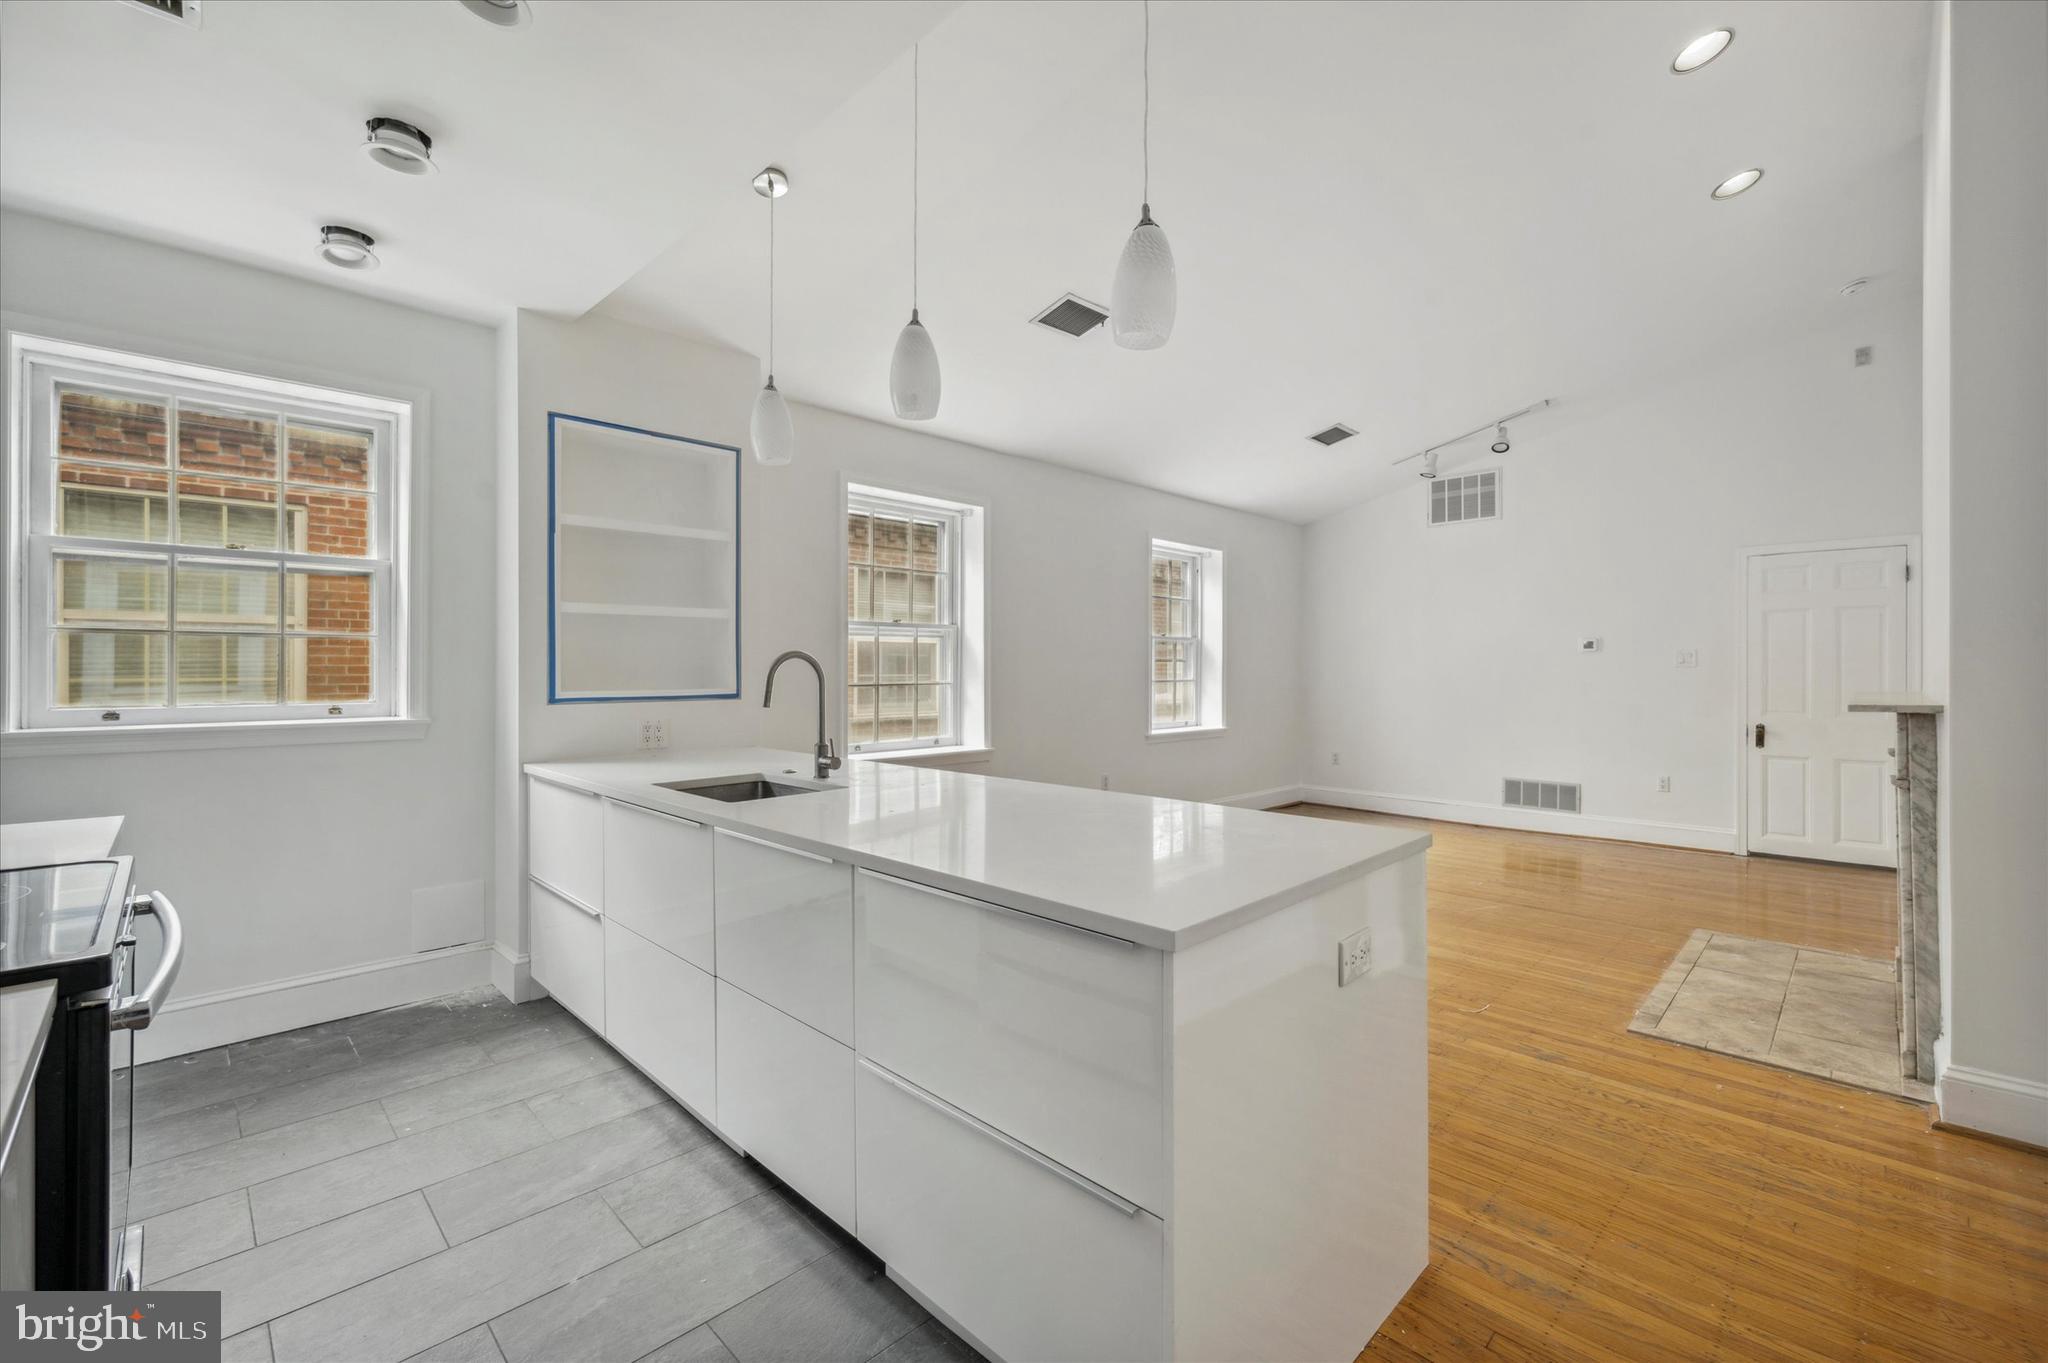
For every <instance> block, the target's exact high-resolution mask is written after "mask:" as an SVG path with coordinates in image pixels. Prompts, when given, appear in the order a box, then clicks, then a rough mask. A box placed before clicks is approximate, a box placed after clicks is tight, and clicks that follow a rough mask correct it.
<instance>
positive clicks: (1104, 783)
mask: <svg viewBox="0 0 2048 1363" xmlns="http://www.w3.org/2000/svg"><path fill="white" fill-rule="evenodd" d="M1102 788H1103V789H1104V790H1108V789H1109V778H1108V777H1107V776H1105V777H1103V778H1102Z"/></svg>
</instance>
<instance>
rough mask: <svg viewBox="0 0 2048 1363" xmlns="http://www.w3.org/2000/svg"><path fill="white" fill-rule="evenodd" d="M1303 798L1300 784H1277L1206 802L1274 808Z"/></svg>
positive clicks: (1239, 807) (1238, 806)
mask: <svg viewBox="0 0 2048 1363" xmlns="http://www.w3.org/2000/svg"><path fill="white" fill-rule="evenodd" d="M1299 799H1301V787H1300V786H1275V787H1273V788H1272V789H1271V790H1253V791H1247V792H1246V793H1245V794H1243V795H1225V796H1223V797H1222V798H1220V799H1215V800H1208V801H1205V802H1204V803H1206V804H1212V805H1230V806H1232V807H1234V808H1237V809H1273V808H1275V807H1277V806H1279V805H1291V804H1293V803H1295V802H1296V801H1297V800H1299Z"/></svg>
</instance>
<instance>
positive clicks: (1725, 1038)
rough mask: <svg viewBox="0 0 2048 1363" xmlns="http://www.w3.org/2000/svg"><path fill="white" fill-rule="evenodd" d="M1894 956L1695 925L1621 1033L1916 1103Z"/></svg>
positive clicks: (1921, 1094) (1918, 1095)
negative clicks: (1903, 1050) (1906, 1069)
mask: <svg viewBox="0 0 2048 1363" xmlns="http://www.w3.org/2000/svg"><path fill="white" fill-rule="evenodd" d="M1898 980H1899V976H1898V963H1897V962H1895V961H1882V960H1875V959H1872V958H1869V957H1864V956H1849V955H1845V954H1843V953H1841V952H1835V951H1816V950H1814V949H1813V948H1811V947H1799V946H1792V945H1790V944H1789V943H1785V942H1766V941H1761V940H1759V939H1757V938H1753V937H1736V936H1733V935H1732V934H1729V933H1725V932H1710V931H1708V930H1707V929H1705V928H1700V929H1698V930H1697V931H1695V932H1694V933H1693V934H1692V936H1691V937H1690V938H1688V939H1687V940H1686V944H1685V945H1684V946H1683V947H1682V948H1680V949H1679V952H1678V955H1677V956H1676V957H1675V958H1674V959H1673V960H1672V962H1671V964H1670V966H1669V967H1668V968H1666V970H1665V971H1664V975H1663V978H1662V979H1660V980H1659V981H1658V982H1657V987H1656V988H1655V989H1653V990H1651V991H1650V996H1649V997H1648V998H1646V999H1644V1000H1643V1006H1642V1007H1641V1008H1640V1009H1638V1010H1637V1012H1636V1016H1635V1020H1634V1021H1633V1022H1631V1023H1630V1024H1629V1030H1630V1031H1632V1032H1636V1033H1639V1034H1641V1035H1644V1036H1654V1037H1658V1038H1661V1039H1662V1040H1665V1041H1675V1042H1678V1043H1679V1044H1680V1045H1684V1046H1697V1047H1699V1048H1701V1049H1702V1050H1709V1051H1718V1052H1720V1053H1721V1054H1723V1055H1734V1056H1740V1057H1742V1058H1744V1059H1746V1060H1759V1061H1762V1062H1764V1063H1765V1064H1768V1065H1776V1066H1778V1067H1779V1068H1780V1069H1788V1070H1797V1071H1799V1072H1800V1073H1802V1074H1811V1075H1815V1076H1818V1077H1819V1078H1822V1079H1832V1080H1834V1081H1836V1082H1837V1083H1843V1084H1853V1085H1855V1086H1856V1087H1858V1088H1867V1089H1875V1090H1877V1091H1878V1092H1879V1093H1890V1094H1895V1095H1897V1096H1900V1097H1904V1098H1911V1099H1914V1100H1916V1101H1919V1102H1926V1101H1929V1100H1930V1099H1931V1097H1932V1095H1931V1094H1930V1093H1928V1092H1927V1090H1926V1087H1925V1086H1924V1085H1922V1084H1920V1083H1918V1082H1916V1081H1914V1080H1911V1079H1907V1078H1904V1077H1903V1076H1902V1073H1901V1068H1900V1063H1899V1020H1898V1002H1899V983H1898Z"/></svg>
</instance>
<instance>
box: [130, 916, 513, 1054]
mask: <svg viewBox="0 0 2048 1363" xmlns="http://www.w3.org/2000/svg"><path fill="white" fill-rule="evenodd" d="M490 952H491V944H490V943H489V942H471V943H468V944H466V945H464V946H457V947H443V948H441V949H440V950H439V951H422V952H419V953H417V954H415V955H411V956H394V957H392V958H390V959H388V960H383V961H364V962H361V963H360V964H357V965H347V966H341V967H339V968H337V969H334V970H322V971H317V972H315V973H313V974H310V975H298V976H294V977H292V978H290V979H284V980H271V981H269V982H268V983H265V984H256V985H249V986H247V987H245V988H241V989H222V990H219V991H216V992H215V993H211V994H194V995H191V996H189V997H187V998H177V997H175V996H174V997H173V998H172V999H171V1001H170V1002H169V1003H168V1004H166V1005H164V1010H163V1011H162V1012H161V1013H159V1014H157V1016H156V1020H155V1021H154V1022H152V1023H151V1024H150V1026H149V1028H148V1029H147V1030H146V1031H142V1032H138V1033H136V1035H135V1062H136V1063H137V1064H147V1063H148V1062H149V1061H152V1060H162V1059H165V1058H166V1057H168V1056H174V1055H185V1054H188V1053H190V1052H192V1051H203V1050H207V1049H209V1048H210V1047H214V1046H225V1045H227V1044H228V1043H229V1042H232V1041H247V1040H248V1039H249V1038H251V1037H258V1036H270V1035H271V1034H273V1033H276V1032H289V1031H291V1030H293V1029H294V1028H297V1027H310V1026H312V1025H313V1024H314V1023H316V1022H332V1021H333V1020H334V1019H336V1018H347V1017H354V1016H356V1014H358V1013H373V1012H375V1011H377V1010H378V1009H380V1008H396V1007H397V1006H399V1005H400V1004H405V1003H418V1002H420V1001H422V1000H424V999H431V998H435V997H438V996H439V995H442V994H451V993H455V992H457V991H459V990H463V989H474V988H476V987H477V986H478V985H481V984H489V983H491V973H492V972H491V969H490V961H489V956H490Z"/></svg>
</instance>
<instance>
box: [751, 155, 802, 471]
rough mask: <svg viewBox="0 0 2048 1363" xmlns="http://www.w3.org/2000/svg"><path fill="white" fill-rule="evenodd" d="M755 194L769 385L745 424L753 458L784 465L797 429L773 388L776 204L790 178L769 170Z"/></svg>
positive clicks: (756, 185)
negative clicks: (764, 260) (761, 231)
mask: <svg viewBox="0 0 2048 1363" xmlns="http://www.w3.org/2000/svg"><path fill="white" fill-rule="evenodd" d="M754 192H755V193H756V194H759V195H760V196H761V197H762V198H764V199H766V200H767V201H768V383H767V386H766V387H764V388H762V390H761V391H760V393H758V394H757V395H756V396H755V398H754V415H753V418H752V420H750V421H749V422H748V423H747V430H748V433H749V434H750V435H751V436H752V437H753V441H754V458H755V459H756V460H758V461H759V462H761V463H763V464H774V465H780V464H787V463H788V462H789V461H790V460H791V459H793V458H795V457H796V429H795V427H793V426H791V425H790V422H789V404H788V403H786V402H784V401H783V400H782V391H781V390H780V389H778V388H777V387H776V386H775V201H776V200H777V199H779V198H781V197H782V196H783V195H785V194H787V193H789V176H788V175H786V174H784V173H783V171H782V168H781V167H780V166H769V167H768V168H767V169H766V170H763V171H762V172H761V173H760V174H759V175H756V176H755V177H754Z"/></svg>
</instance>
